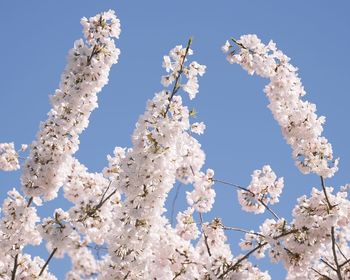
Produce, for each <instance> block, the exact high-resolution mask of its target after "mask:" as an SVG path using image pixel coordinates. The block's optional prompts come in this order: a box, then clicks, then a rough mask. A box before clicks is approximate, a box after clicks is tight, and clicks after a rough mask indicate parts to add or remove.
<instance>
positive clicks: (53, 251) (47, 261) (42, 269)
mask: <svg viewBox="0 0 350 280" xmlns="http://www.w3.org/2000/svg"><path fill="white" fill-rule="evenodd" d="M56 251H57V248H54V249H53V250H52V252H51V254H50V256H49V257H48V259H47V260H46V262H45V264H44V266H43V267H42V268H41V270H40V273H39V276H41V275H42V274H43V273H44V271H45V269H46V267H47V266H48V264H49V262H50V261H51V259H52V257H53V256H54V254H55V253H56Z"/></svg>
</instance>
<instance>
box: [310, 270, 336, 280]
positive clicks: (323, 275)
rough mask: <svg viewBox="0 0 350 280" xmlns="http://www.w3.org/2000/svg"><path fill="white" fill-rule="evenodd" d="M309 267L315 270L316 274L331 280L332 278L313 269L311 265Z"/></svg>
mask: <svg viewBox="0 0 350 280" xmlns="http://www.w3.org/2000/svg"><path fill="white" fill-rule="evenodd" d="M311 269H312V270H313V271H314V272H316V273H317V274H318V275H320V276H322V277H324V278H325V280H332V278H329V277H328V276H327V275H325V274H322V273H321V272H318V271H317V270H316V269H314V268H313V267H311Z"/></svg>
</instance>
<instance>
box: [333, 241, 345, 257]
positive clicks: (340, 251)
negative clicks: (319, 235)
mask: <svg viewBox="0 0 350 280" xmlns="http://www.w3.org/2000/svg"><path fill="white" fill-rule="evenodd" d="M335 245H336V246H337V248H338V251H339V253H340V254H341V255H342V256H343V258H344V259H345V260H347V259H348V258H347V257H346V256H345V254H344V253H343V252H342V250H341V249H340V247H339V245H338V243H335Z"/></svg>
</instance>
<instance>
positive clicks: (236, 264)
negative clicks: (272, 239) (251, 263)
mask: <svg viewBox="0 0 350 280" xmlns="http://www.w3.org/2000/svg"><path fill="white" fill-rule="evenodd" d="M267 244H268V243H267V242H264V243H261V244H259V245H258V246H256V247H255V248H254V249H252V250H250V251H249V252H248V253H247V254H245V255H244V256H243V257H241V258H240V259H238V260H237V261H236V263H235V264H233V265H230V266H229V267H228V268H227V270H226V271H225V272H223V273H222V274H221V275H220V276H219V277H218V278H219V279H223V278H224V276H225V275H226V274H228V273H229V272H230V271H234V270H235V269H236V268H237V267H238V266H239V264H240V263H241V262H242V261H244V260H245V259H247V258H249V256H250V255H251V254H253V253H254V252H255V251H257V250H259V249H260V248H262V247H264V246H265V245H267Z"/></svg>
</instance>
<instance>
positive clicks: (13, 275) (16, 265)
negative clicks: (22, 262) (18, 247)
mask: <svg viewBox="0 0 350 280" xmlns="http://www.w3.org/2000/svg"><path fill="white" fill-rule="evenodd" d="M17 267H18V254H17V255H16V256H15V261H14V264H13V269H12V274H11V280H15V279H16V272H17Z"/></svg>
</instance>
